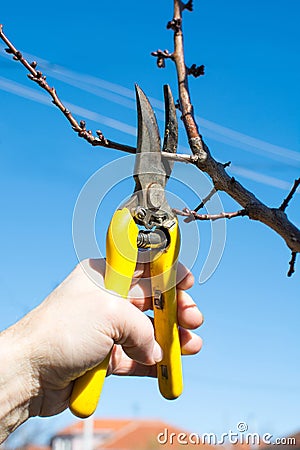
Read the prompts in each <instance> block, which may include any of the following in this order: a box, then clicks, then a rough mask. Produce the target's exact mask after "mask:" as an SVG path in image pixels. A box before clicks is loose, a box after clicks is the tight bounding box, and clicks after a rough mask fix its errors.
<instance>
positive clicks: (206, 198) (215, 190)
mask: <svg viewBox="0 0 300 450" xmlns="http://www.w3.org/2000/svg"><path fill="white" fill-rule="evenodd" d="M216 192H217V189H216V188H215V187H213V188H212V190H211V191H210V193H209V194H208V195H207V196H206V197H204V199H203V200H202V202H201V203H200V205H198V206H197V208H195V209H194V211H195V212H197V211H199V209H202V208H203V207H204V205H205V204H206V203H207V202H208V201H209V200H210V199H211V198H212V196H213V195H214V194H215V193H216Z"/></svg>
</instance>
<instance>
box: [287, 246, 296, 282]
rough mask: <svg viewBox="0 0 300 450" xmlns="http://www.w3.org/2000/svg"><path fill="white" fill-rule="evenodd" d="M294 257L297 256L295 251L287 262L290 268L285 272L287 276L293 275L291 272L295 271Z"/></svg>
mask: <svg viewBox="0 0 300 450" xmlns="http://www.w3.org/2000/svg"><path fill="white" fill-rule="evenodd" d="M296 257H297V252H292V258H291V260H290V262H289V265H290V269H289V271H288V273H287V276H288V277H291V276H292V275H293V273H294V272H295V264H296Z"/></svg>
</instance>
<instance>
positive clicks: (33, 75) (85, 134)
mask: <svg viewBox="0 0 300 450" xmlns="http://www.w3.org/2000/svg"><path fill="white" fill-rule="evenodd" d="M0 38H1V39H2V40H3V41H4V42H5V44H6V45H7V49H6V52H7V53H9V54H11V55H12V56H13V59H14V60H16V61H19V62H20V63H21V64H22V65H23V66H24V67H25V68H26V69H27V70H29V72H30V73H29V75H28V77H29V78H30V79H31V80H32V81H34V82H35V83H37V84H38V85H39V86H40V87H41V88H42V89H44V90H45V91H46V92H47V93H48V94H50V96H51V97H52V103H53V104H54V105H55V106H57V107H58V108H59V109H60V111H61V112H62V113H63V114H64V116H65V117H66V118H67V120H68V121H69V123H70V124H71V126H72V129H73V130H74V131H75V132H76V133H77V134H78V136H79V137H81V138H83V139H85V140H86V141H87V142H89V143H90V144H92V145H93V146H94V147H96V146H100V147H106V148H113V149H115V150H121V151H122V152H126V153H132V154H135V153H136V148H135V147H131V146H129V145H124V144H120V143H118V142H114V141H111V140H109V139H106V138H105V137H104V135H103V134H102V132H101V131H100V130H97V131H96V134H97V136H94V135H93V134H92V132H91V130H87V129H86V123H85V121H84V120H81V121H80V122H78V121H77V120H76V119H75V117H74V116H73V114H72V113H71V111H70V110H68V109H67V108H66V106H65V105H64V104H63V102H62V101H61V100H60V98H59V97H58V95H57V92H56V90H55V89H54V88H53V87H50V86H49V84H48V83H47V81H46V76H45V75H43V73H42V72H41V71H39V70H36V67H37V63H36V62H35V61H33V62H32V63H29V62H28V61H27V60H26V58H24V56H23V55H22V53H21V52H20V51H19V50H17V49H16V47H15V46H14V45H13V44H12V43H11V42H10V40H9V39H8V38H7V36H6V35H5V34H4V32H3V26H2V25H1V24H0ZM162 156H163V157H164V158H166V159H169V160H172V161H177V162H184V163H190V164H195V163H196V162H197V159H198V158H197V156H194V155H187V154H173V153H168V152H162Z"/></svg>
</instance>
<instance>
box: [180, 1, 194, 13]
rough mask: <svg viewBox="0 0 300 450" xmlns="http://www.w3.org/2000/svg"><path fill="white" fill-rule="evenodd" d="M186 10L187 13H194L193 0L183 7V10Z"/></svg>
mask: <svg viewBox="0 0 300 450" xmlns="http://www.w3.org/2000/svg"><path fill="white" fill-rule="evenodd" d="M185 9H186V10H187V11H193V9H194V5H193V0H189V1H188V2H187V3H185V4H184V5H183V8H182V10H183V11H184V10H185Z"/></svg>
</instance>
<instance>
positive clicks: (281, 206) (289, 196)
mask: <svg viewBox="0 0 300 450" xmlns="http://www.w3.org/2000/svg"><path fill="white" fill-rule="evenodd" d="M299 185H300V178H298V179H297V180H295V181H294V185H293V187H292V189H291V190H290V192H289V194H288V195H287V197H286V198H285V199H284V200H283V202H282V203H281V205H280V206H279V209H280V210H281V211H285V210H286V208H287V206H288V204H289V202H290V201H291V200H292V198H293V196H294V194H295V192H296V190H297V188H298V186H299Z"/></svg>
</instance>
